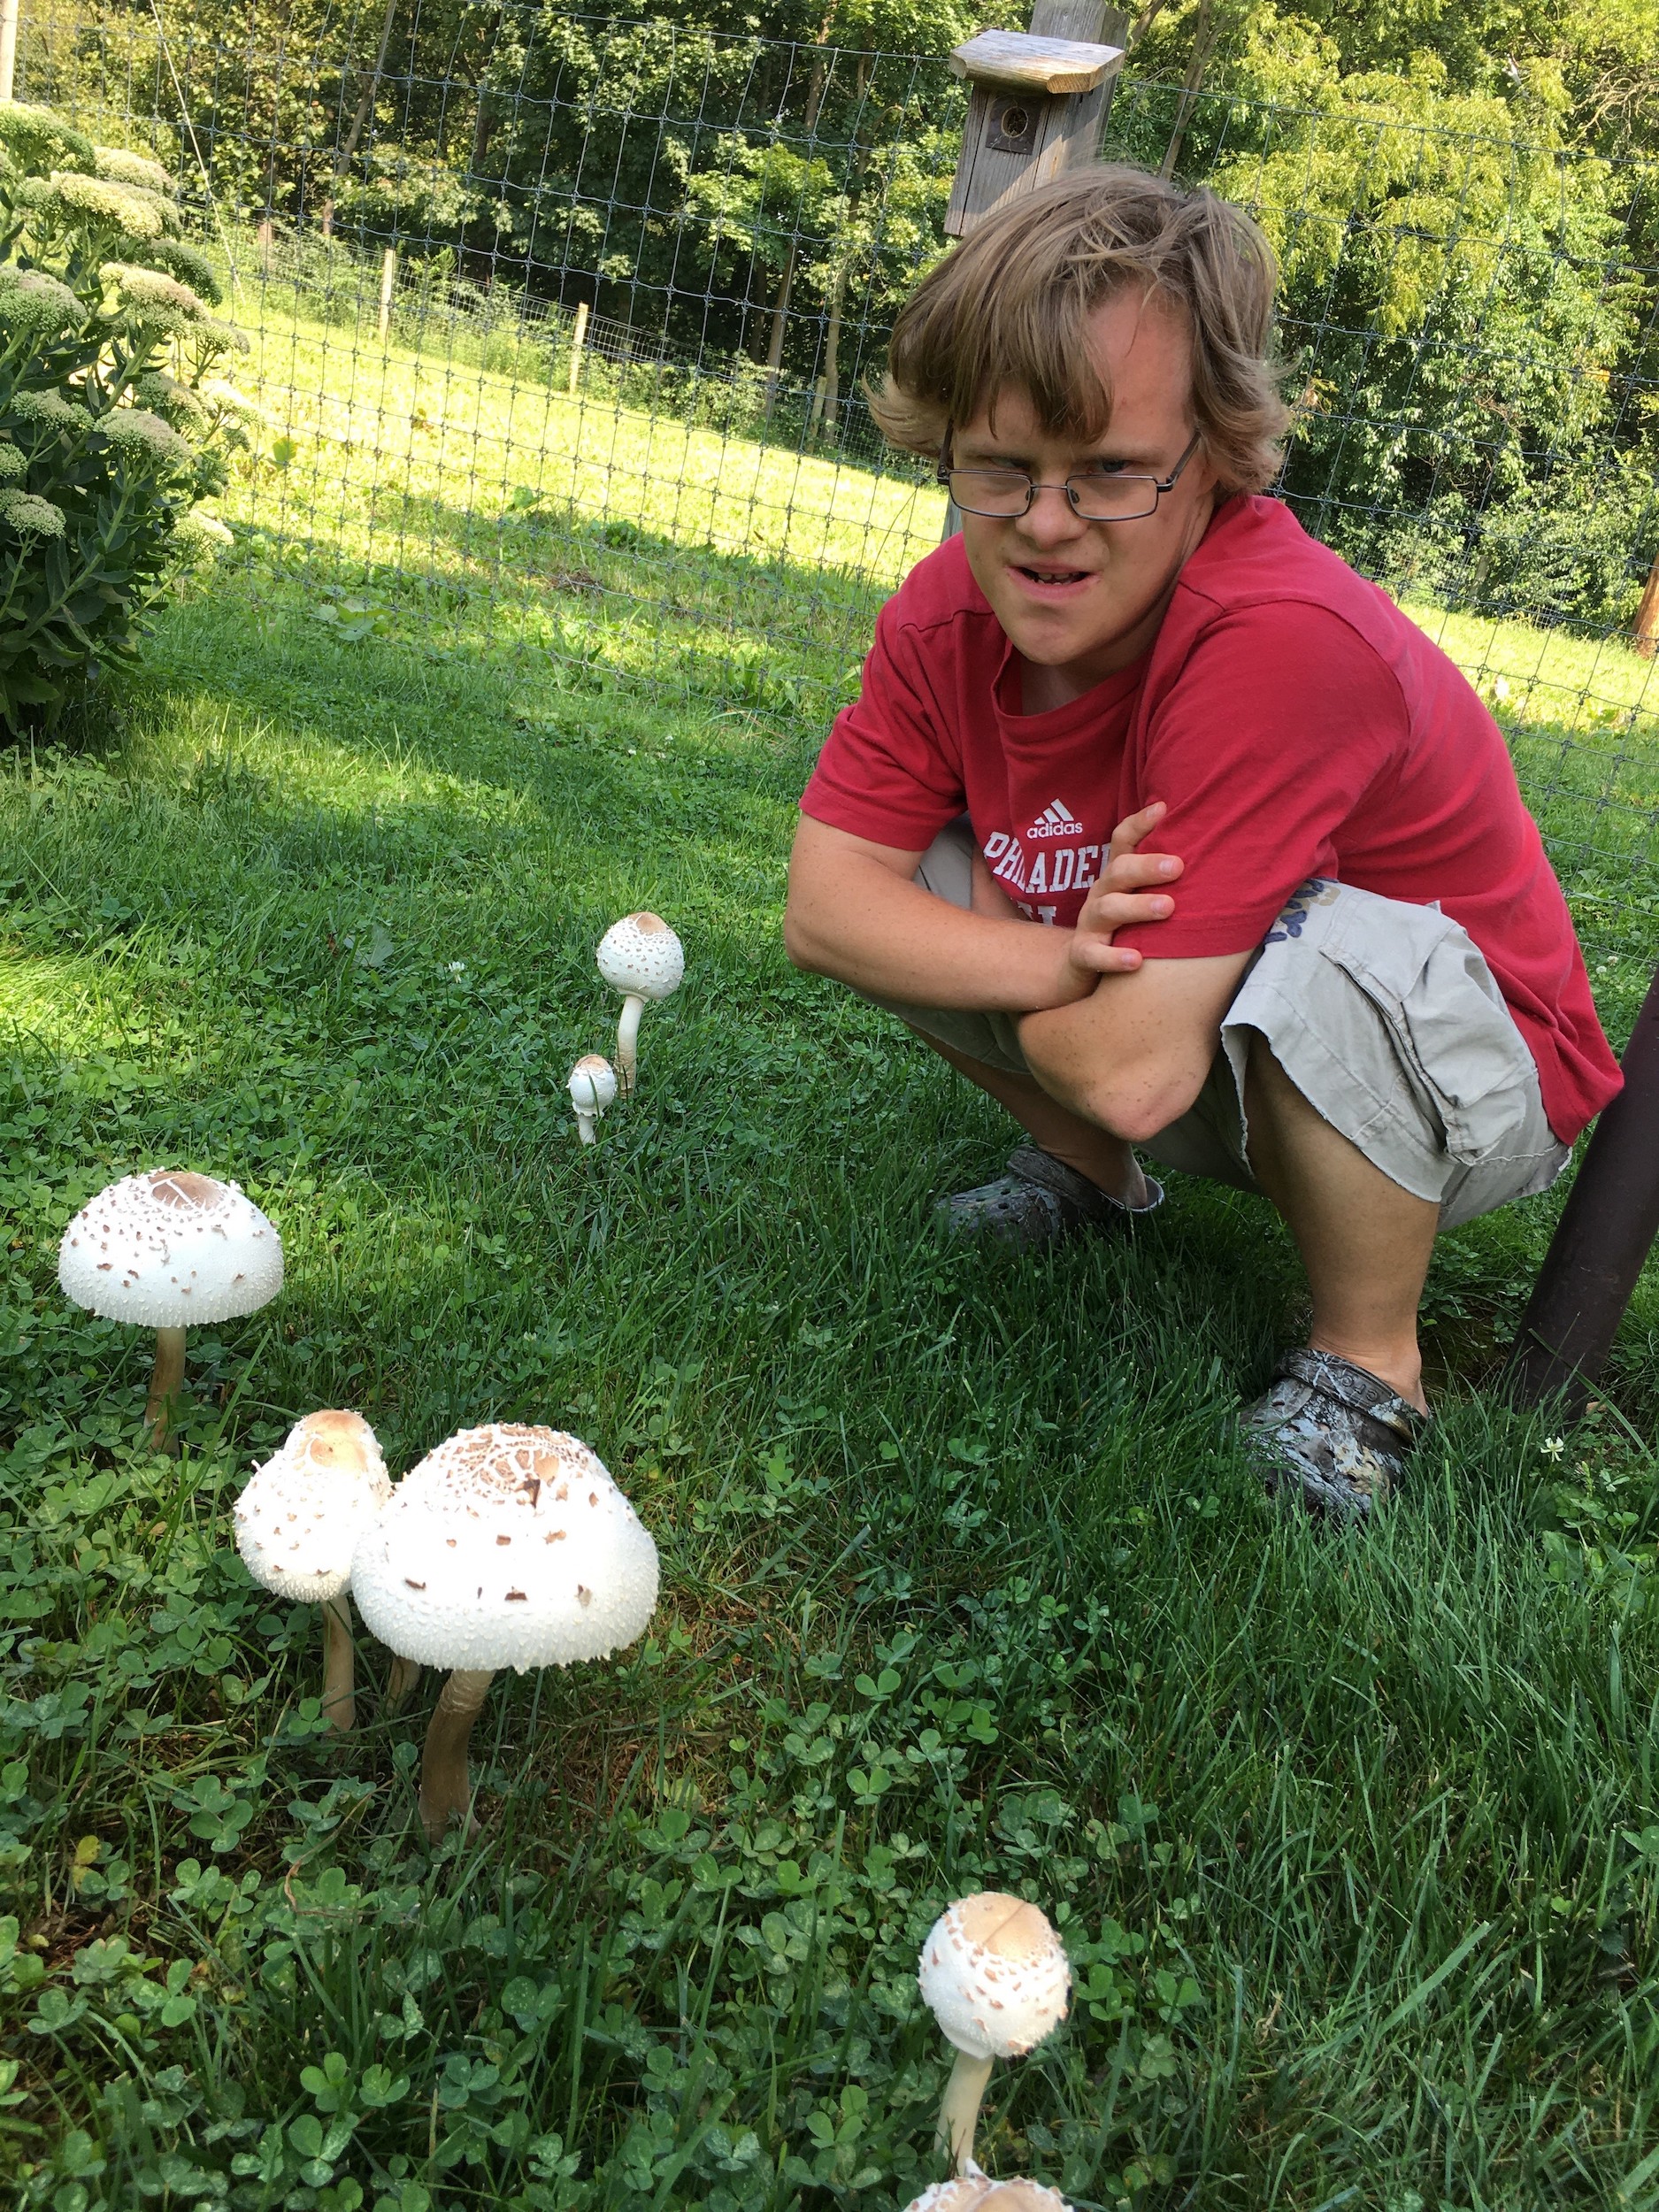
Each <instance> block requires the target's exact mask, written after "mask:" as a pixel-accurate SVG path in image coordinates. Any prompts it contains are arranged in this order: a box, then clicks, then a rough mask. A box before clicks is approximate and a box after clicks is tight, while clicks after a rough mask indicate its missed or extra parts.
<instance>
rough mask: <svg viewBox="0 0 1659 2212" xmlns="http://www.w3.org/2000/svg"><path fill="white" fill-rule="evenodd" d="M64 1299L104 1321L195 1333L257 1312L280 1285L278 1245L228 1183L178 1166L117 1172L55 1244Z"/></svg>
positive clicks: (272, 1230)
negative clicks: (124, 1173)
mask: <svg viewBox="0 0 1659 2212" xmlns="http://www.w3.org/2000/svg"><path fill="white" fill-rule="evenodd" d="M58 1281H59V1283H60V1284H61V1285H62V1286H63V1289H64V1293H65V1296H67V1297H70V1298H73V1300H74V1302H75V1303H76V1305H78V1306H85V1307H86V1308H87V1309H88V1311H90V1312H92V1313H101V1314H103V1315H104V1316H105V1317H107V1318H108V1319H110V1320H111V1321H130V1322H132V1323H133V1324H134V1325H136V1326H139V1327H142V1328H146V1329H184V1328H196V1327H197V1326H199V1325H201V1324H202V1323H203V1322H206V1321H228V1320H230V1319H232V1318H233V1317H234V1316H235V1315H237V1314H243V1313H257V1311H258V1310H259V1308H260V1307H261V1306H263V1305H264V1304H265V1303H266V1302H267V1301H268V1300H270V1299H272V1298H274V1297H275V1296H276V1294H277V1293H278V1291H280V1289H281V1287H282V1240H281V1238H280V1236H279V1235H278V1234H277V1233H276V1228H275V1225H274V1224H273V1223H272V1222H269V1221H267V1220H266V1218H265V1216H264V1214H262V1213H261V1212H260V1210H259V1209H258V1207H257V1206H256V1205H255V1204H254V1202H253V1201H252V1200H251V1199H250V1198H244V1197H243V1195H242V1190H241V1188H240V1187H239V1186H238V1185H237V1184H235V1183H216V1182H215V1181H214V1180H213V1179H212V1177H211V1176H210V1175H192V1174H190V1173H188V1171H185V1170H182V1169H179V1168H165V1167H158V1168H152V1169H150V1171H149V1172H148V1173H147V1174H143V1175H127V1176H124V1177H123V1178H122V1179H121V1180H120V1181H119V1183H111V1185H110V1186H109V1187H108V1188H107V1189H106V1190H101V1191H100V1192H99V1193H98V1194H97V1196H96V1198H94V1199H92V1200H90V1201H89V1202H88V1204H86V1205H85V1206H83V1207H82V1208H81V1211H80V1212H79V1213H78V1214H77V1215H76V1216H75V1217H74V1219H73V1221H72V1222H71V1223H70V1225H69V1226H68V1227H67V1228H66V1229H65V1231H64V1238H63V1242H62V1243H61V1244H60V1245H59V1246H58Z"/></svg>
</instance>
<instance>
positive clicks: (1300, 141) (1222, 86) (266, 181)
mask: <svg viewBox="0 0 1659 2212" xmlns="http://www.w3.org/2000/svg"><path fill="white" fill-rule="evenodd" d="M43 4H47V5H52V4H57V0H43ZM637 5H638V0H611V4H607V0H599V4H597V5H594V6H590V7H589V9H588V11H586V12H583V13H581V14H580V15H579V14H573V13H571V12H566V11H565V10H563V9H560V8H558V7H556V6H554V5H552V4H550V0H531V4H484V5H477V4H469V0H422V4H421V5H420V6H419V8H417V7H416V6H415V5H414V0H362V4H360V5H358V6H357V7H356V8H355V9H352V8H347V9H344V10H341V9H338V8H336V7H334V5H333V4H332V0H201V4H200V5H199V6H198V7H197V8H196V9H194V10H193V12H192V21H191V27H190V30H189V33H188V39H187V38H185V37H183V36H181V35H180V34H176V33H175V34H174V36H173V45H172V47H171V48H169V50H167V52H166V53H165V54H164V53H163V51H162V49H161V46H160V43H159V37H160V34H159V32H158V29H157V19H156V17H155V15H154V12H153V11H152V10H151V9H150V7H149V6H148V0H103V6H104V23H105V25H106V26H107V27H108V35H109V42H110V43H109V48H108V53H109V56H110V58H111V60H117V59H119V64H120V67H119V72H118V71H117V70H115V69H114V68H112V67H111V68H110V70H109V80H108V81H109V82H110V83H111V85H113V84H114V83H115V81H116V78H117V76H118V74H119V81H120V87H121V92H120V96H121V97H127V96H129V95H128V92H127V88H129V87H130V86H131V85H132V84H134V82H142V81H145V80H146V78H148V79H149V80H150V81H151V82H152V85H153V100H152V103H151V104H153V106H154V108H155V111H156V112H157V114H160V115H164V116H165V115H167V114H169V113H176V111H177V99H176V97H175V96H174V95H173V91H172V88H171V77H170V74H169V72H170V71H171V69H172V68H173V66H175V65H176V66H178V67H179V68H180V72H181V74H182V79H183V88H184V97H185V101H186V104H187V105H188V110H189V112H190V114H191V116H192V118H193V119H194V123H195V127H196V143H199V144H200V145H201V146H202V147H204V149H205V150H206V159H207V163H208V165H209V167H210V170H211V174H212V176H213V178H214V180H215V183H216V187H217V188H219V190H220V191H222V192H223V193H224V194H225V196H226V197H227V199H228V200H229V201H230V202H231V203H232V204H234V205H235V206H236V207H238V208H239V209H241V210H242V211H244V212H245V213H247V214H249V215H259V214H262V213H265V212H270V213H273V214H274V216H275V217H276V218H277V219H278V221H279V222H280V223H288V224H291V225H293V226H294V227H295V229H296V232H297V233H299V234H303V235H304V234H315V233H316V232H317V231H318V230H319V229H320V230H324V231H330V232H332V233H333V234H334V235H335V236H336V237H342V238H346V239H349V240H353V241H355V242H357V243H358V244H360V245H361V246H362V247H364V248H365V249H369V250H375V249H378V247H379V245H380V243H381V242H389V243H395V244H396V246H397V247H398V250H399V252H400V254H401V255H402V256H403V261H404V265H405V268H406V269H408V268H409V267H410V266H411V264H412V265H419V264H420V263H421V262H422V260H423V259H424V260H425V261H426V264H427V265H428V267H429V269H430V270H431V271H432V272H434V274H435V273H437V272H439V271H440V270H442V271H443V272H444V273H445V279H446V280H447V273H448V272H449V270H451V269H453V270H454V271H455V272H457V273H459V274H460V275H462V276H464V277H465V278H466V279H468V280H471V282H472V284H473V285H474V286H475V287H477V286H484V287H488V288H493V289H495V290H496V291H498V292H499V291H501V290H503V289H504V290H505V291H506V292H507V293H508V294H510V295H526V296H533V297H539V298H541V299H542V300H551V301H557V302H558V303H562V304H563V305H565V307H567V308H568V307H570V306H572V305H573V304H574V303H575V302H577V301H578V300H586V301H588V303H589V304H590V305H591V306H592V307H593V308H595V310H596V311H598V312H599V313H601V314H602V315H605V316H609V317H611V318H613V319H617V320H618V321H620V322H622V323H624V324H626V326H628V327H629V329H630V331H631V332H633V333H634V334H637V336H638V340H639V341H640V342H648V341H649V342H651V343H653V344H665V345H666V346H667V348H668V349H669V352H670V354H671V355H672V354H675V353H678V354H679V355H680V356H681V357H686V356H689V357H693V358H695V361H696V362H697V363H698V364H699V365H701V368H702V370H703V371H705V372H706V371H707V369H709V368H710V367H711V366H712V367H713V368H714V369H715V370H716V372H717V374H718V375H721V376H726V377H728V378H730V379H731V381H732V387H733V392H734V393H736V392H738V391H739V390H740V388H741V392H743V393H745V394H746V393H747V392H749V390H750V389H751V388H752V390H753V393H754V396H755V403H756V408H757V413H758V414H759V415H760V416H763V417H764V419H767V420H769V421H772V422H773V423H774V427H784V426H787V429H788V431H789V433H790V434H796V433H799V434H803V435H809V434H812V435H817V436H818V437H820V438H823V439H833V440H835V441H836V442H839V443H843V444H844V443H846V442H848V441H849V440H851V441H852V442H854V444H855V445H856V448H857V449H859V450H861V451H866V452H869V453H872V454H873V453H874V452H875V451H876V450H877V449H878V442H877V440H876V438H875V434H874V433H873V429H872V426H870V425H869V424H868V421H867V419H863V418H862V415H861V408H860V404H859V394H860V391H861V388H862V386H863V384H864V380H866V379H867V378H868V377H869V376H870V375H871V374H872V373H879V367H880V364H881V357H882V354H883V351H884V349H885V344H886V338H887V329H888V328H889V326H890V324H891V320H892V318H893V315H894V314H895V312H896V311H897V308H898V306H899V304H900V303H901V302H902V299H903V297H904V296H905V295H906V294H907V293H908V292H909V290H910V288H911V287H912V286H913V284H914V282H915V280H916V279H917V277H918V275H919V274H920V273H922V272H923V271H924V270H925V269H926V267H927V266H928V265H930V264H931V262H932V261H933V259H935V258H936V257H938V255H939V254H940V253H941V252H942V251H944V250H946V247H947V244H948V241H947V240H946V238H945V235H944V228H943V216H944V210H945V205H946V203H947V200H948V197H949V180H950V175H951V172H952V170H953V169H954V167H955V164H956V152H957V142H958V134H959V130H960V126H961V120H962V117H963V114H964V105H965V103H964V94H963V89H962V88H961V86H960V85H959V84H958V83H957V82H956V80H955V79H953V78H952V77H950V76H949V73H947V71H946V69H945V67H944V65H943V60H942V57H943V56H944V55H945V54H946V53H948V52H949V49H950V47H951V46H952V45H953V44H955V43H956V42H958V41H959V40H960V39H961V38H962V37H963V36H964V35H967V34H968V33H970V32H971V31H972V30H973V29H974V28H976V27H978V25H979V23H980V22H981V21H982V20H983V19H984V12H982V11H979V10H973V11H972V12H970V11H969V10H968V9H967V8H966V7H965V6H964V5H963V4H961V0H924V4H922V5H921V6H920V8H919V9H915V8H911V9H908V10H907V9H901V8H900V7H899V6H898V5H897V4H896V0H777V4H775V5H771V6H768V7H767V9H766V10H765V11H764V13H763V12H761V11H760V10H759V9H758V8H757V6H755V5H754V4H752V0H657V6H656V7H655V8H654V9H653V12H652V15H651V18H650V19H649V20H647V21H641V20H640V19H638V17H637V16H636V15H635V14H634V13H633V12H630V8H631V7H634V6H637ZM992 12H993V14H994V15H996V14H998V13H999V11H995V10H994V11H992ZM1024 17H1025V8H1024V6H1023V5H1021V6H1020V7H1018V8H1015V7H1014V6H1013V5H1012V4H1011V0H1009V4H1007V5H1006V6H1004V7H1003V8H1002V10H1001V11H1000V19H1002V20H1004V21H1008V22H1013V23H1018V22H1019V21H1021V20H1023V19H1024ZM1129 43H1130V50H1131V54H1130V65H1129V67H1128V69H1127V70H1126V72H1125V78H1124V80H1123V83H1122V85H1121V87H1120V88H1119V90H1118V96H1117V100H1116V104H1115V107H1114V111H1113V117H1112V123H1111V140H1110V143H1111V145H1112V147H1113V148H1114V149H1115V150H1118V151H1121V152H1123V153H1125V154H1127V155H1128V156H1129V157H1132V158H1134V159H1137V160H1140V161H1141V162H1144V163H1145V164H1146V165H1148V166H1150V167H1153V168H1161V169H1163V170H1164V172H1165V173H1173V174H1177V175H1179V176H1181V177H1183V178H1186V179H1188V180H1194V181H1199V180H1203V181H1208V182H1210V183H1211V184H1213V185H1214V186H1215V188H1217V189H1218V190H1221V191H1223V192H1225V193H1226V194H1228V195H1229V196H1233V197H1234V198H1237V199H1238V200H1240V202H1241V203H1242V204H1245V205H1246V206H1248V207H1250V208H1252V209H1253V210H1254V211H1256V212H1257V213H1258V214H1259V215H1260V217H1261V219H1262V220H1263V224H1264V225H1265V227H1266V228H1267V229H1268V231H1269V233H1270V234H1271V237H1272V238H1273V240H1274V242H1275V244H1276V246H1277V247H1278V249H1279V252H1280V255H1281V257H1282V260H1283V265H1284V272H1285V284H1284V292H1283V302H1284V319H1283V334H1284V343H1285V349H1286V355H1287V357H1288V358H1289V361H1290V364H1291V366H1292V369H1293V371H1294V389H1295V392H1296V395H1297V396H1298V400H1299V423H1298V434H1297V439H1296V442H1295V446H1294V453H1293V457H1292V461H1291V465H1290V469H1289V472H1288V475H1287V479H1286V484H1287V488H1288V490H1289V492H1290V495H1291V496H1292V497H1293V498H1294V500H1295V501H1296V503H1297V504H1298V506H1299V509H1300V511H1302V513H1303V514H1304V515H1305V516H1306V517H1307V518H1309V520H1310V523H1311V524H1312V525H1313V526H1314V527H1316V528H1317V529H1318V530H1320V532H1321V533H1322V534H1325V536H1327V537H1329V538H1331V539H1332V540H1333V541H1334V542H1336V543H1337V544H1339V545H1340V546H1341V548H1342V549H1343V550H1344V551H1345V552H1347V553H1348V554H1349V555H1350V556H1351V557H1354V558H1356V560H1359V561H1361V562H1362V563H1363V564H1364V565H1367V566H1368V567H1371V568H1373V569H1374V570H1376V571H1377V572H1379V573H1384V574H1386V575H1387V576H1389V577H1390V578H1391V579H1393V580H1397V581H1402V582H1406V583H1409V584H1410V585H1412V586H1414V587H1417V588H1432V589H1434V590H1437V591H1440V592H1442V593H1448V594H1451V595H1458V594H1461V593H1465V592H1470V593H1473V594H1475V595H1477V596H1479V598H1481V599H1482V600H1483V601H1484V602H1487V603H1491V602H1494V601H1495V602H1496V603H1497V604H1498V605H1499V606H1500V607H1501V608H1502V609H1505V610H1508V611H1523V612H1527V613H1530V614H1532V615H1534V616H1536V617H1540V618H1546V619H1552V618H1558V617H1563V616H1572V617H1575V618H1584V619H1587V620H1593V621H1595V622H1598V623H1612V622H1617V621H1621V620H1624V619H1626V618H1628V615H1629V613H1630V611H1631V609H1632V607H1633V605H1634V603H1635V598H1636V595H1637V594H1638V592H1639V590H1640V584H1641V581H1642V579H1643V577H1644V576H1645V574H1646V572H1647V564H1648V562H1649V561H1650V559H1651V557H1652V545H1651V541H1652V539H1653V537H1654V535H1655V531H1656V530H1659V505H1656V504H1655V487H1654V479H1655V460H1654V450H1653V448H1654V431H1655V422H1656V421H1659V414H1656V412H1655V387H1656V386H1659V340H1656V339H1655V332H1656V331H1659V313H1656V312H1655V295H1656V292H1659V285H1656V283H1655V269H1656V268H1659V185H1656V183H1655V167H1654V163H1655V156H1659V92H1656V91H1655V86H1656V85H1659V72H1655V70H1654V69H1653V68H1652V66H1651V56H1652V54H1653V52H1654V50H1655V45H1659V0H1565V4H1564V5H1562V4H1555V0H1548V4H1547V0H1472V4H1465V0H1411V4H1410V5H1409V6H1407V7H1404V8H1398V9H1393V10H1385V9H1383V8H1381V7H1379V6H1378V5H1377V4H1375V0H1366V4H1363V5H1361V4H1359V0H1301V4H1299V5H1298V6H1297V8H1296V11H1295V12H1294V13H1292V12H1280V10H1279V7H1278V6H1277V5H1276V4H1275V0H1145V4H1144V5H1143V6H1142V8H1141V11H1140V12H1139V13H1138V14H1136V15H1134V16H1133V18H1132V19H1131V24H1130V30H1129ZM77 51H78V52H79V54H80V55H81V62H80V63H79V64H78V65H77V66H78V67H79V68H80V70H81V77H80V79H79V80H78V83H77V92H76V96H77V97H78V98H85V97H90V98H91V99H92V100H93V101H94V103H95V104H96V100H97V98H98V97H99V96H100V87H99V83H98V81H96V80H97V77H98V71H97V69H96V68H94V67H93V66H92V63H91V61H90V60H89V57H94V56H95V55H96V42H88V39H87V38H86V36H85V35H84V33H83V34H82V35H81V39H80V43H79V46H78V48H77ZM917 55H920V56H922V57H924V58H923V59H921V60H920V61H918V60H916V59H913V58H912V57H915V56H917ZM473 296H476V295H473ZM746 360H747V361H748V362H750V363H752V364H753V367H752V369H749V368H746V367H745V366H744V363H745V361H746ZM699 403H700V402H699ZM742 405H743V406H744V407H747V405H748V400H747V398H744V399H743V401H742ZM780 410H781V411H782V416H781V419H780V417H779V411H780ZM732 419H733V420H735V419H737V418H736V417H735V416H733V418H732ZM745 419H748V418H745Z"/></svg>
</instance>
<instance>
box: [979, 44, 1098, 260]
mask: <svg viewBox="0 0 1659 2212" xmlns="http://www.w3.org/2000/svg"><path fill="white" fill-rule="evenodd" d="M1043 12H1047V11H1039V13H1043ZM1123 58H1124V55H1123V49H1122V47H1121V46H1102V45H1096V44H1094V42H1091V41H1087V40H1083V39H1073V38H1052V37H1048V36H1046V35H1043V34H1042V33H1041V32H1033V31H981V32H980V33H979V35H978V36H977V37H975V38H971V39H969V40H968V41H967V42H966V43H965V44H964V45H961V46H958V47H957V48H956V51H955V52H954V53H953V54H952V55H951V57H950V66H951V68H952V69H953V70H954V71H955V72H956V75H957V76H959V77H965V78H966V79H967V80H968V82H969V83H970V84H971V85H972V88H973V90H972V97H971V98H970V100H969V102H968V117H967V121H966V122H965V123H964V126H963V134H962V158H961V160H960V161H959V162H958V164H957V165H956V182H955V185H954V187H953V188H952V191H951V195H950V205H949V209H948V210H947V211H946V215H945V228H946V230H947V232H948V233H949V234H950V236H951V237H953V238H960V237H962V236H964V234H965V233H967V232H968V231H971V230H972V229H973V227H974V226H975V225H976V224H978V223H980V222H982V221H983V220H984V219H985V218H986V217H987V215H988V214H990V212H991V211H992V210H993V209H994V208H997V207H1000V206H1001V205H1002V203H1003V201H1005V200H1010V199H1014V198H1017V197H1018V196H1020V195H1022V194H1024V193H1026V192H1030V191H1033V190H1034V188H1036V187H1037V186H1038V185H1040V184H1043V183H1046V182H1047V181H1048V179H1049V178H1050V177H1056V176H1058V175H1059V174H1060V173H1061V172H1062V171H1063V170H1065V169H1071V168H1075V167H1077V166H1078V165H1079V164H1080V163H1082V162H1086V161H1092V160H1093V159H1094V150H1095V148H1096V146H1097V145H1098V144H1099V142H1100V134H1101V125H1102V120H1103V119H1104V116H1105V112H1106V106H1107V103H1108V101H1109V100H1110V97H1111V88H1112V81H1113V79H1114V78H1115V77H1116V76H1117V73H1118V70H1119V69H1120V68H1121V67H1122V65H1123Z"/></svg>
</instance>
